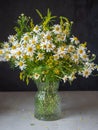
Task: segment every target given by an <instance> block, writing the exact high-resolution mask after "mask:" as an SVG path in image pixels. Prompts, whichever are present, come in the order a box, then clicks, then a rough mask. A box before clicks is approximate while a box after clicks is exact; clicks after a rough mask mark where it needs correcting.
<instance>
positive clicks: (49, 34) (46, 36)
mask: <svg viewBox="0 0 98 130" xmlns="http://www.w3.org/2000/svg"><path fill="white" fill-rule="evenodd" d="M43 38H44V39H45V41H49V42H50V41H52V35H51V32H50V31H47V32H46V33H45V35H44V37H43Z"/></svg>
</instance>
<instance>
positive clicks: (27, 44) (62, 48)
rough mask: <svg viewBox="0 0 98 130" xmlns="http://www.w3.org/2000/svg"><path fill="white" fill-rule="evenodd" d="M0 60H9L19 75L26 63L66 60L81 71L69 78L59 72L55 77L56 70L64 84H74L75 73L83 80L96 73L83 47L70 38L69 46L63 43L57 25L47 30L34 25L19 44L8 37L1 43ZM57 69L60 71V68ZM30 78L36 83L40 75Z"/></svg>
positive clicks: (62, 35)
mask: <svg viewBox="0 0 98 130" xmlns="http://www.w3.org/2000/svg"><path fill="white" fill-rule="evenodd" d="M0 56H2V57H4V60H6V61H10V60H11V59H13V60H14V61H15V66H16V67H19V69H20V70H21V71H23V70H25V69H26V67H27V64H28V63H27V59H29V60H31V61H34V62H35V61H44V64H46V61H47V60H48V58H49V57H52V60H53V61H54V62H58V61H59V64H60V62H61V61H63V60H65V61H66V59H69V61H71V62H72V63H74V64H76V65H77V66H78V65H80V64H81V66H82V69H80V71H78V72H76V70H75V71H74V72H72V73H71V74H70V75H68V74H67V73H66V72H62V74H61V72H60V76H59V70H58V77H61V79H63V81H64V82H66V81H67V80H71V81H72V80H74V79H75V78H76V76H75V74H76V73H78V74H79V75H82V76H83V77H86V78H87V77H88V76H89V75H90V74H91V73H92V71H93V70H95V69H97V65H96V64H94V62H91V60H90V58H89V56H90V52H89V51H88V50H87V47H86V46H85V45H84V44H82V43H80V41H79V40H78V38H77V37H75V36H72V37H70V38H69V43H67V33H66V31H63V30H62V27H61V25H59V24H56V25H53V26H52V27H51V28H50V30H43V28H42V26H38V25H36V26H35V27H34V29H33V30H32V31H31V32H27V33H24V34H23V36H22V37H21V39H20V40H18V39H17V35H10V36H9V37H8V42H5V43H4V48H3V49H0ZM91 57H94V55H92V56H91ZM47 66H48V64H47ZM70 66H71V65H70ZM72 66H73V64H72ZM61 67H62V68H63V66H61ZM56 72H57V71H56ZM61 75H62V76H61ZM33 76H34V79H38V78H39V77H40V74H38V73H34V75H33Z"/></svg>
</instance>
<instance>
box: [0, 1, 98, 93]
mask: <svg viewBox="0 0 98 130" xmlns="http://www.w3.org/2000/svg"><path fill="white" fill-rule="evenodd" d="M47 8H50V10H51V11H52V14H53V15H57V16H60V15H63V16H66V17H68V18H69V19H70V20H72V21H74V25H73V30H72V32H73V34H74V35H76V36H77V37H78V38H79V39H80V41H81V42H84V41H87V42H88V49H90V50H91V52H92V53H95V54H96V56H97V58H96V60H95V62H96V63H97V64H98V0H0V42H3V41H6V40H7V37H8V35H9V34H13V33H14V30H13V27H14V26H15V25H16V20H17V18H18V16H19V15H20V14H21V13H24V14H25V15H27V16H30V17H33V19H34V23H35V24H37V23H38V22H39V21H40V18H39V16H38V15H37V13H36V11H35V9H39V10H40V11H41V12H42V13H43V14H45V13H46V10H47ZM97 84H98V77H91V76H90V77H89V78H88V79H85V78H82V77H78V78H77V80H75V81H74V82H73V83H72V85H71V86H70V85H69V83H66V84H64V83H62V82H60V88H59V89H60V90H98V85H97ZM15 90H17V91H19V90H20V91H23V90H24V91H25V90H26V91H27V90H36V85H35V84H34V82H33V81H30V84H29V85H28V86H27V85H26V84H25V82H22V81H20V80H19V70H16V69H15V70H12V69H11V68H10V66H9V64H8V63H0V91H15Z"/></svg>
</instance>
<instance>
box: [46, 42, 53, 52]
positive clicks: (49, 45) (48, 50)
mask: <svg viewBox="0 0 98 130" xmlns="http://www.w3.org/2000/svg"><path fill="white" fill-rule="evenodd" d="M54 48H55V45H54V44H53V43H49V44H47V48H46V52H51V51H53V50H54Z"/></svg>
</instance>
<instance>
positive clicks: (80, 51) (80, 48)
mask: <svg viewBox="0 0 98 130" xmlns="http://www.w3.org/2000/svg"><path fill="white" fill-rule="evenodd" d="M77 53H78V54H79V55H80V56H82V55H84V54H85V53H86V52H85V48H84V47H82V46H80V47H79V48H78V49H77Z"/></svg>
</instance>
